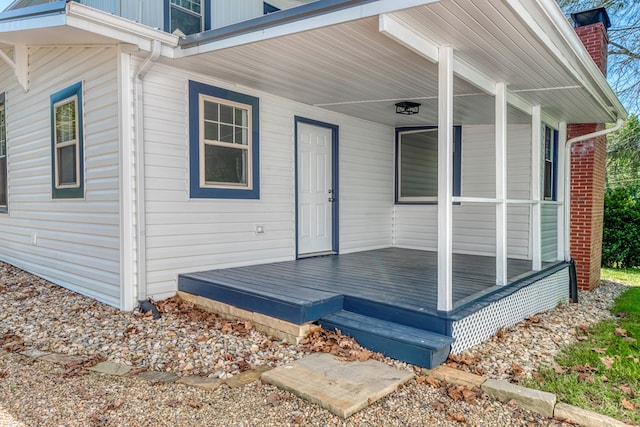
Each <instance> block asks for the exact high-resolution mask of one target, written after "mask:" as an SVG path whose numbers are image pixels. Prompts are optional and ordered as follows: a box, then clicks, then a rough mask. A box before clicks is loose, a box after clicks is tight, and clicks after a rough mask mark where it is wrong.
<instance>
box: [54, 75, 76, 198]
mask: <svg viewBox="0 0 640 427" xmlns="http://www.w3.org/2000/svg"><path fill="white" fill-rule="evenodd" d="M74 95H76V96H77V97H78V105H77V106H76V113H77V115H78V135H77V137H78V157H79V160H80V161H79V165H78V184H79V186H78V187H76V188H56V164H55V163H56V160H55V158H56V157H55V151H56V135H55V133H56V124H55V121H54V117H55V114H54V108H53V106H54V105H55V104H56V103H57V102H60V101H63V100H65V99H67V98H71V97H72V96H74ZM50 114H51V196H52V197H53V198H54V199H81V198H83V197H84V114H83V111H82V82H78V83H75V84H73V85H71V86H69V87H67V88H64V89H62V90H61V91H58V92H56V93H54V94H53V95H51V101H50Z"/></svg>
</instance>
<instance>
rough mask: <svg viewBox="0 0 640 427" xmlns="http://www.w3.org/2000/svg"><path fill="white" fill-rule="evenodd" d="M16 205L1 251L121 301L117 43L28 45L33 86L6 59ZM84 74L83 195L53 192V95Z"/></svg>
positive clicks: (5, 224) (0, 225)
mask: <svg viewBox="0 0 640 427" xmlns="http://www.w3.org/2000/svg"><path fill="white" fill-rule="evenodd" d="M0 69H1V70H2V72H1V74H0V77H1V78H2V81H3V82H5V83H6V84H7V85H9V86H8V87H7V99H10V100H11V106H12V108H11V117H10V121H9V122H7V139H8V140H9V141H11V145H10V152H9V158H10V161H11V164H10V170H11V174H10V177H9V179H10V181H9V184H10V188H11V211H10V212H9V215H6V216H2V217H0V235H2V245H0V259H2V260H3V261H7V262H10V263H12V264H14V265H16V266H18V267H21V268H24V269H25V270H28V271H30V272H32V273H35V274H37V275H39V276H42V277H44V278H46V279H49V280H51V281H52V282H54V283H57V284H59V285H62V286H65V287H67V288H70V289H72V290H74V291H77V292H80V293H83V294H86V295H89V296H91V297H94V298H96V299H98V300H100V301H103V302H106V303H109V304H112V305H115V306H119V305H120V275H119V272H120V255H119V247H120V243H119V225H118V224H119V192H118V180H119V179H118V176H119V168H118V156H119V138H118V135H119V134H118V107H117V99H118V97H117V96H116V95H115V94H117V93H118V85H117V64H116V49H115V47H67V48H54V47H42V48H35V47H34V48H30V49H29V70H30V72H29V79H30V90H29V92H28V93H25V92H24V90H23V89H22V88H21V87H19V86H18V85H17V83H16V80H15V76H13V74H12V73H11V72H10V71H9V69H8V67H7V66H6V65H4V64H3V65H1V66H0ZM78 81H82V82H83V98H84V107H85V109H84V118H85V164H84V168H85V195H86V196H85V199H64V200H57V199H52V198H51V188H52V183H51V180H52V177H51V130H50V123H51V120H50V95H51V94H53V93H55V92H57V91H59V90H61V89H63V88H65V87H68V86H70V85H72V84H74V83H77V82H78Z"/></svg>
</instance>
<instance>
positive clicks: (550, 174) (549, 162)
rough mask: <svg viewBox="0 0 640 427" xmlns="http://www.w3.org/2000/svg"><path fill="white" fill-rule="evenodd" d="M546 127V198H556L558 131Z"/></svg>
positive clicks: (544, 126)
mask: <svg viewBox="0 0 640 427" xmlns="http://www.w3.org/2000/svg"><path fill="white" fill-rule="evenodd" d="M543 128H544V133H543V135H544V199H545V200H556V187H557V185H556V181H557V158H558V154H557V151H558V131H557V130H555V129H552V128H550V127H549V126H547V125H543Z"/></svg>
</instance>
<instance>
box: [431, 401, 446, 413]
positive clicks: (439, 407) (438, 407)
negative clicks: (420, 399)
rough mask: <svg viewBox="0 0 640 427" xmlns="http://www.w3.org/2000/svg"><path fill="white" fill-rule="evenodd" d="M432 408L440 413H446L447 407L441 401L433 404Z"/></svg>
mask: <svg viewBox="0 0 640 427" xmlns="http://www.w3.org/2000/svg"><path fill="white" fill-rule="evenodd" d="M431 407H432V408H433V409H435V410H436V411H439V412H444V410H445V409H446V408H447V407H446V405H445V404H444V403H442V402H440V401H435V402H431Z"/></svg>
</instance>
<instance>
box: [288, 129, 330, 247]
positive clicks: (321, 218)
mask: <svg viewBox="0 0 640 427" xmlns="http://www.w3.org/2000/svg"><path fill="white" fill-rule="evenodd" d="M332 132H333V131H332V129H331V128H326V127H322V126H316V125H312V124H308V123H303V122H298V135H297V139H298V165H297V169H298V176H297V180H298V255H302V256H304V255H310V254H318V253H326V252H331V251H332V250H333V205H332V204H333V201H334V193H333V188H331V185H332V182H333V181H332V175H333V174H332V158H333V157H332Z"/></svg>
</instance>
